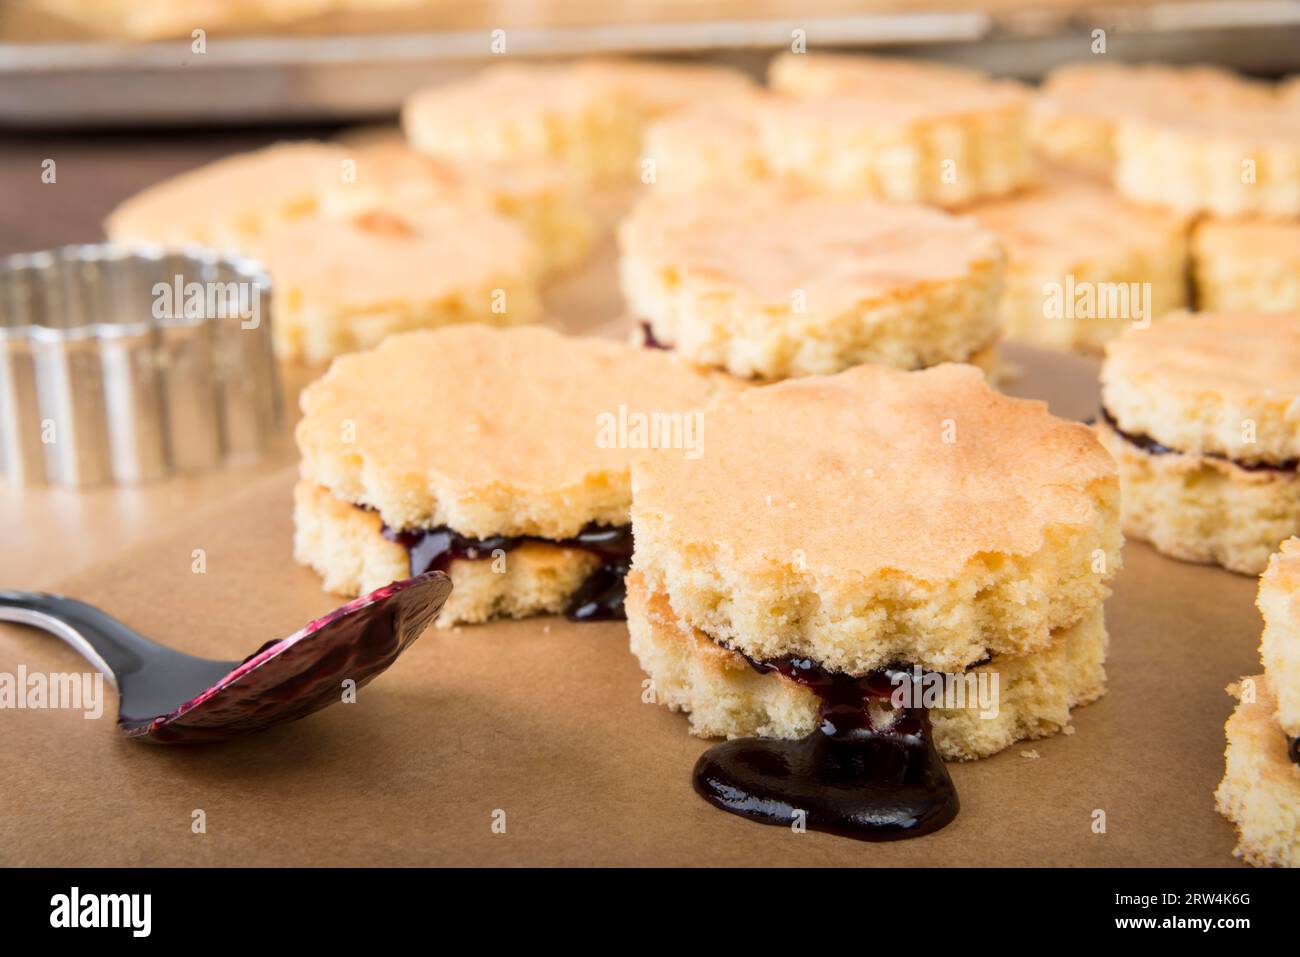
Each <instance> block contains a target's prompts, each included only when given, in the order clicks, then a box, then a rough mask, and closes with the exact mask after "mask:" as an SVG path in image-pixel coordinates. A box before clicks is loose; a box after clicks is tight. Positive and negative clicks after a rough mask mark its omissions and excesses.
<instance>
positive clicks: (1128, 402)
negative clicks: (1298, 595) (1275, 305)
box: [1097, 313, 1300, 575]
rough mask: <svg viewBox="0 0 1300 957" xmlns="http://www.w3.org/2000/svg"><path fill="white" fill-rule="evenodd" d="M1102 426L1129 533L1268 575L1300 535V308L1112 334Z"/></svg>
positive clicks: (1184, 555)
mask: <svg viewBox="0 0 1300 957" xmlns="http://www.w3.org/2000/svg"><path fill="white" fill-rule="evenodd" d="M1101 385H1102V405H1103V408H1102V416H1101V421H1100V422H1099V423H1098V426H1097V428H1098V432H1099V434H1100V436H1101V439H1102V442H1103V443H1104V444H1105V445H1106V447H1107V449H1109V450H1110V452H1111V453H1112V454H1113V455H1114V456H1115V460H1116V461H1117V462H1118V464H1119V469H1120V480H1121V482H1122V484H1123V487H1124V529H1125V532H1126V533H1127V534H1128V535H1130V536H1133V537H1135V538H1140V539H1143V540H1144V541H1148V542H1150V543H1151V544H1152V545H1153V546H1154V547H1155V548H1156V549H1158V550H1159V551H1161V552H1163V553H1164V554H1166V555H1170V556H1172V557H1174V558H1180V559H1183V560H1185V561H1196V562H1213V563H1218V564H1220V565H1222V566H1224V567H1225V568H1228V569H1231V570H1232V571H1236V572H1241V573H1243V574H1251V575H1258V574H1259V573H1260V572H1262V571H1263V570H1264V567H1265V565H1266V564H1267V562H1268V558H1269V556H1270V555H1271V554H1272V553H1273V552H1274V551H1275V550H1276V549H1277V547H1278V545H1279V544H1280V543H1281V542H1282V541H1284V540H1285V539H1287V538H1289V537H1291V536H1292V535H1295V534H1296V533H1297V532H1300V474H1298V471H1297V468H1298V466H1300V315H1297V314H1294V313H1272V314H1269V313H1196V314H1180V315H1176V316H1173V317H1170V318H1168V319H1166V320H1165V321H1163V322H1158V323H1156V324H1154V325H1152V326H1151V327H1150V328H1148V329H1132V330H1130V331H1128V332H1126V333H1124V334H1123V335H1122V336H1120V337H1119V338H1117V339H1114V340H1112V341H1111V342H1110V343H1109V344H1108V345H1107V349H1106V360H1105V362H1104V364H1103V366H1102V372H1101Z"/></svg>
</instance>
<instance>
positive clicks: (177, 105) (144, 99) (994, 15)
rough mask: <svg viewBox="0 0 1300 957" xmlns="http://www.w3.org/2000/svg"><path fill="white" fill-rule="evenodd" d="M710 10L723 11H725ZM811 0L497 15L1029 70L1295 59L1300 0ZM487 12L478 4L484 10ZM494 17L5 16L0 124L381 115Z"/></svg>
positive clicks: (558, 51)
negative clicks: (847, 6)
mask: <svg viewBox="0 0 1300 957" xmlns="http://www.w3.org/2000/svg"><path fill="white" fill-rule="evenodd" d="M952 2H953V3H958V0H952ZM561 6H563V5H561ZM776 6H780V5H776V4H764V5H761V6H760V7H759V8H757V9H759V10H762V11H766V10H768V9H770V8H773V7H776ZM820 6H821V8H822V9H836V5H835V4H829V5H828V4H824V3H823V4H821V5H820ZM719 8H720V9H726V10H730V11H731V12H732V13H733V14H734V13H735V9H736V7H735V5H727V4H722V5H719ZM817 9H818V5H817V4H813V6H812V9H810V10H808V11H807V12H806V13H805V12H801V14H800V15H798V16H797V17H796V16H783V17H761V16H759V17H752V18H732V19H719V20H704V19H699V15H700V14H701V10H700V9H699V8H687V7H683V6H682V5H680V4H679V5H676V6H674V5H672V4H660V5H658V10H659V14H660V15H661V18H660V19H657V20H655V21H653V22H642V23H631V22H612V23H584V22H569V21H565V22H560V23H558V24H550V25H545V24H544V25H526V24H525V25H522V26H510V25H509V21H508V20H506V19H503V20H502V21H501V23H502V24H504V25H505V26H506V27H507V28H508V29H507V35H508V43H509V45H508V52H509V54H510V55H511V56H519V57H555V56H569V55H580V54H591V53H610V52H622V53H633V54H660V55H673V56H687V55H689V56H694V57H700V56H707V57H709V58H711V59H720V60H724V61H727V62H731V63H733V64H735V65H738V66H742V67H746V68H750V69H752V70H754V71H756V72H757V71H758V70H761V68H762V64H763V63H764V61H765V60H766V58H767V56H768V55H769V54H770V52H771V51H772V50H775V49H779V48H784V47H787V46H788V45H789V44H790V42H791V35H792V32H793V31H795V30H803V31H805V35H806V37H807V42H808V44H809V46H810V47H811V48H826V47H848V48H862V47H876V48H881V47H888V48H892V49H896V50H898V51H899V52H905V53H909V54H915V55H923V56H927V57H931V58H937V59H947V60H951V61H953V62H959V63H966V64H969V65H974V66H979V67H982V68H985V69H988V70H990V71H991V72H994V73H998V74H1002V75H1012V76H1019V77H1022V78H1027V79H1032V78H1034V77H1037V76H1040V75H1041V74H1042V73H1043V72H1045V71H1046V70H1047V69H1049V68H1051V67H1052V66H1055V65H1058V64H1060V63H1063V62H1067V61H1070V60H1076V59H1083V58H1086V57H1088V56H1090V55H1091V53H1090V43H1091V40H1092V31H1093V30H1096V29H1104V30H1106V31H1107V55H1108V56H1110V57H1113V58H1115V59H1119V60H1139V59H1151V60H1162V61H1165V62H1172V63H1179V62H1198V61H1201V62H1215V63H1221V64H1223V65H1225V66H1231V67H1234V68H1237V69H1240V70H1243V71H1245V72H1248V73H1256V74H1263V75H1278V74H1282V73H1286V72H1291V71H1295V70H1300V0H1201V2H1165V3H1144V4H1137V5H1132V4H1130V5H1119V6H1117V5H1105V4H1101V5H1098V4H1086V3H1084V4H1079V3H1073V2H1066V0H1036V2H1035V0H1000V2H997V3H991V4H986V5H985V6H984V8H983V9H977V8H974V7H973V6H970V5H967V6H966V7H965V8H961V9H955V10H942V9H926V8H922V9H914V8H913V9H906V8H904V9H894V10H891V9H888V8H887V6H886V7H884V8H881V9H879V10H878V12H871V13H829V14H822V15H818V14H817V13H816V10H817ZM494 10H495V8H494V7H492V5H490V4H489V5H487V6H486V11H487V12H488V14H489V15H490V14H491V13H492V12H493V11H494ZM674 10H675V11H676V13H677V16H676V18H674V17H673V16H672V13H673V11H674ZM707 11H708V7H707V5H706V6H705V8H704V12H705V13H707ZM588 12H589V13H590V9H589V11H588ZM489 23H490V20H485V21H484V23H483V25H482V26H481V27H480V28H473V27H470V28H465V27H458V28H454V29H445V30H429V29H424V30H416V31H414V32H407V31H402V30H393V31H391V32H375V33H360V32H358V33H348V34H317V33H314V32H309V33H305V34H293V35H280V36H250V37H239V36H234V37H214V38H212V39H210V40H209V41H208V43H207V47H206V50H205V52H203V53H202V54H195V53H193V52H192V51H191V41H190V38H189V37H184V38H179V39H175V40H167V41H159V42H149V43H123V42H105V41H102V40H92V39H84V38H83V39H76V40H67V41H59V42H32V40H30V39H23V37H24V36H25V35H26V36H38V37H42V38H44V37H48V36H51V35H53V36H56V37H57V36H59V34H58V33H57V32H55V33H54V34H51V33H50V32H49V31H48V30H46V31H36V32H35V33H31V32H29V33H27V34H24V32H23V31H22V30H18V29H6V28H5V25H4V23H3V22H0V125H5V126H9V127H25V128H61V127H62V128H66V127H77V128H79V129H84V128H86V127H87V126H119V125H128V124H129V125H136V126H148V125H162V124H169V125H170V124H199V125H203V124H226V123H234V122H238V123H263V122H264V123H272V122H276V123H279V122H286V121H321V120H359V119H373V118H379V117H383V116H389V115H392V114H394V113H395V112H396V111H397V109H398V106H399V104H400V103H401V101H402V99H403V98H404V97H405V96H406V95H407V94H409V93H410V92H411V91H412V90H415V89H417V88H419V87H422V86H427V85H429V84H431V83H435V82H438V81H440V80H444V79H450V78H454V77H456V76H460V75H463V74H464V73H466V72H469V71H471V70H473V69H475V68H477V67H479V66H481V65H482V64H483V63H485V62H487V61H489V60H491V59H493V57H492V55H491V53H490V52H489V35H490V28H489V26H488V24H489Z"/></svg>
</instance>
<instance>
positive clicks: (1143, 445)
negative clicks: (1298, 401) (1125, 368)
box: [1101, 406, 1300, 472]
mask: <svg viewBox="0 0 1300 957" xmlns="http://www.w3.org/2000/svg"><path fill="white" fill-rule="evenodd" d="M1101 417H1102V420H1103V421H1104V422H1105V423H1106V424H1107V425H1109V426H1110V428H1111V431H1112V432H1114V433H1115V434H1116V435H1118V436H1119V437H1120V438H1121V439H1123V440H1124V441H1125V442H1127V443H1128V444H1129V445H1132V446H1134V447H1136V448H1139V449H1141V450H1142V451H1143V452H1145V453H1146V454H1147V455H1187V454H1189V453H1187V452H1183V451H1182V450H1181V449H1175V448H1171V447H1170V446H1168V445H1163V444H1161V443H1160V442H1157V441H1156V440H1155V439H1153V438H1151V436H1149V435H1142V434H1140V433H1134V432H1126V431H1124V430H1123V429H1121V428H1120V427H1119V422H1117V421H1116V420H1115V417H1114V416H1113V415H1111V414H1110V410H1109V409H1107V408H1106V407H1105V406H1102V407H1101ZM1201 455H1202V456H1203V457H1204V458H1208V459H1219V460H1220V461H1223V462H1230V463H1231V464H1233V465H1235V466H1237V468H1239V469H1245V470H1246V471H1247V472H1295V471H1300V459H1287V460H1286V461H1284V462H1277V463H1273V462H1243V461H1241V460H1240V459H1234V458H1232V457H1230V456H1227V455H1223V454H1222V453H1220V452H1202V453H1201Z"/></svg>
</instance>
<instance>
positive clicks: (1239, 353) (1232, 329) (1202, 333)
mask: <svg viewBox="0 0 1300 957" xmlns="http://www.w3.org/2000/svg"><path fill="white" fill-rule="evenodd" d="M1103 381H1104V382H1107V383H1111V382H1113V383H1116V384H1117V385H1118V384H1120V383H1129V384H1130V385H1132V384H1135V383H1142V384H1144V385H1146V386H1149V387H1151V388H1155V389H1159V390H1160V391H1161V392H1163V394H1164V395H1165V396H1166V397H1167V398H1168V400H1169V401H1170V402H1171V403H1173V402H1178V401H1182V400H1186V401H1192V400H1198V399H1199V400H1205V401H1211V400H1212V401H1214V402H1216V403H1234V402H1237V403H1240V402H1250V401H1252V400H1254V399H1256V398H1260V397H1271V398H1274V399H1276V400H1278V401H1282V402H1283V403H1284V404H1294V405H1295V406H1296V408H1295V409H1294V411H1293V412H1292V415H1294V416H1296V417H1297V419H1298V421H1297V423H1296V425H1295V427H1296V428H1298V429H1300V315H1297V314H1295V313H1182V314H1180V315H1177V316H1171V317H1169V318H1168V319H1165V320H1163V321H1161V322H1157V323H1153V324H1152V325H1151V326H1150V327H1149V328H1146V329H1130V330H1128V331H1127V332H1125V333H1124V334H1123V335H1122V336H1120V337H1119V338H1117V339H1114V340H1112V341H1111V342H1110V343H1108V344H1107V346H1106V365H1105V370H1104V372H1103ZM1121 424H1123V423H1122V422H1121ZM1157 438H1158V436H1157Z"/></svg>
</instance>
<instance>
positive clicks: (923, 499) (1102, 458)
mask: <svg viewBox="0 0 1300 957" xmlns="http://www.w3.org/2000/svg"><path fill="white" fill-rule="evenodd" d="M1116 483H1117V478H1116V468H1115V463H1114V461H1113V460H1112V459H1111V457H1110V456H1109V455H1108V454H1107V453H1106V451H1105V450H1104V449H1103V448H1102V446H1101V444H1100V443H1099V442H1098V441H1097V439H1096V437H1095V436H1094V435H1093V433H1092V432H1091V430H1089V429H1088V428H1087V427H1086V426H1083V425H1080V424H1077V423H1072V422H1067V421H1064V420H1062V419H1058V418H1055V417H1053V416H1052V415H1050V414H1049V413H1048V412H1047V407H1046V406H1045V405H1044V404H1043V403H1041V402H1032V401H1027V400H1023V399H1013V398H1009V397H1007V396H1004V395H1002V394H1000V393H998V392H996V391H994V390H993V389H991V388H990V387H989V386H988V385H987V383H986V382H985V379H984V376H983V375H982V374H981V373H980V371H979V370H978V369H975V368H974V367H972V366H967V365H955V364H945V365H941V366H935V367H933V368H930V369H927V370H924V371H921V372H902V371H899V370H895V369H890V368H886V367H883V366H858V367H856V368H854V369H850V370H848V371H847V372H842V373H839V374H838V375H834V376H827V377H809V378H804V379H796V380H789V381H786V382H782V383H780V384H777V385H773V386H767V387H764V388H761V389H752V390H746V391H743V392H738V393H735V394H734V395H729V396H725V397H723V398H720V399H719V400H717V401H716V402H715V403H713V404H712V405H711V406H710V407H709V409H708V410H707V412H706V415H705V442H704V448H703V455H702V456H701V457H700V458H698V459H695V460H686V459H678V458H672V457H667V456H656V457H654V458H647V459H645V460H643V461H639V462H638V463H637V464H636V465H635V466H634V478H633V486H634V495H635V500H636V506H635V512H636V514H637V516H638V518H637V521H638V522H640V521H642V516H643V517H644V519H645V520H649V521H653V522H654V523H656V525H657V526H659V527H662V529H664V534H663V535H662V536H661V538H663V539H664V540H666V541H671V540H677V541H680V542H682V543H683V547H687V546H686V543H707V546H706V547H707V548H708V549H709V550H710V551H711V552H716V553H717V554H718V555H719V556H723V555H725V556H726V558H727V562H728V565H729V567H733V568H740V569H744V570H746V572H747V573H750V574H756V573H758V572H759V571H760V570H761V569H764V568H768V569H789V568H792V567H793V568H798V567H806V568H807V569H808V570H809V574H813V573H818V574H834V575H835V576H836V577H838V578H840V579H845V580H851V579H854V578H855V576H877V575H888V574H898V575H900V576H906V580H910V581H914V582H915V581H920V582H927V583H933V582H936V581H946V580H949V579H952V578H953V577H955V576H957V575H959V574H963V569H968V568H969V566H968V564H967V563H968V562H969V561H971V560H972V559H973V558H976V557H977V556H989V561H992V562H996V561H998V560H999V558H998V556H1025V555H1033V554H1036V553H1038V552H1040V551H1041V550H1043V549H1044V548H1045V547H1048V543H1047V535H1048V530H1049V529H1051V528H1053V527H1054V526H1055V527H1057V528H1058V529H1059V527H1060V526H1071V525H1078V526H1091V525H1093V524H1094V523H1095V522H1096V521H1097V517H1096V513H1097V501H1098V495H1099V494H1100V493H1099V492H1098V486H1102V485H1105V486H1111V487H1113V486H1115V484H1116ZM1053 547H1054V546H1053ZM822 569H824V570H825V571H824V572H822V571H819V570H822ZM975 584H976V585H977V583H975ZM863 587H864V588H869V587H873V586H869V585H867V583H866V582H865V580H864V581H863Z"/></svg>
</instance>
